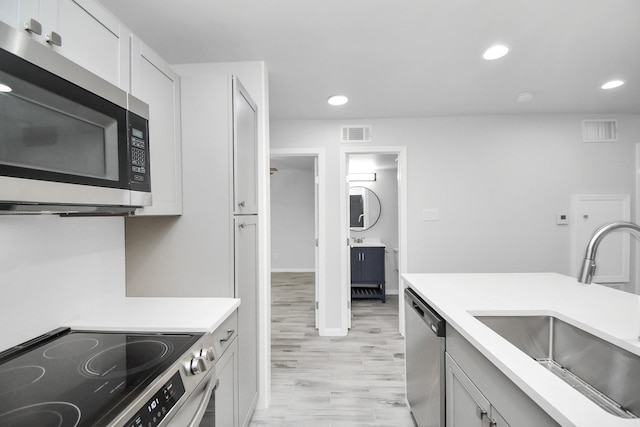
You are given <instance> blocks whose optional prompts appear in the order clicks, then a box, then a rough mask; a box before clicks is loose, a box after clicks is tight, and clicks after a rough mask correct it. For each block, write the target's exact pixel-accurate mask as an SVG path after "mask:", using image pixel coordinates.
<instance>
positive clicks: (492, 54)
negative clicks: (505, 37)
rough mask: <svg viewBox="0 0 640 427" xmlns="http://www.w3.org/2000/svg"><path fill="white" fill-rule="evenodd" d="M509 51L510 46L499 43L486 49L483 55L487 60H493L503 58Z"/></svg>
mask: <svg viewBox="0 0 640 427" xmlns="http://www.w3.org/2000/svg"><path fill="white" fill-rule="evenodd" d="M507 52H509V48H508V47H506V46H504V45H501V44H497V45H494V46H491V47H490V48H489V49H487V50H485V51H484V53H483V54H482V57H483V58H484V59H486V60H487V61H492V60H494V59H498V58H502V57H503V56H505V55H506V54H507Z"/></svg>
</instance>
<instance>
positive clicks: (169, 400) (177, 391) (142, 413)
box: [125, 372, 185, 427]
mask: <svg viewBox="0 0 640 427" xmlns="http://www.w3.org/2000/svg"><path fill="white" fill-rule="evenodd" d="M184 392H185V391H184V385H183V384H182V378H180V372H176V373H175V374H174V375H173V377H171V379H170V380H169V381H167V383H166V384H165V385H164V387H162V388H161V389H160V390H158V391H157V393H156V394H155V395H154V396H153V397H152V398H151V399H149V400H148V401H147V403H146V404H145V405H144V406H143V407H142V409H140V410H139V411H138V413H137V414H136V415H134V416H133V418H131V419H130V420H129V421H127V423H126V424H125V425H126V426H127V427H155V426H157V425H159V424H160V423H161V422H162V420H163V419H164V418H165V417H166V415H167V414H168V413H169V411H171V408H173V407H174V406H175V404H176V403H177V402H178V400H180V398H181V397H182V395H184Z"/></svg>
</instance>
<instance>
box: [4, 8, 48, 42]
mask: <svg viewBox="0 0 640 427" xmlns="http://www.w3.org/2000/svg"><path fill="white" fill-rule="evenodd" d="M30 19H35V20H36V21H39V22H40V21H41V20H42V19H41V18H40V0H0V21H2V22H4V23H5V24H8V25H11V26H12V27H14V28H17V29H19V30H24V28H25V23H26V22H27V21H29V20H30ZM27 34H28V32H27ZM32 36H33V37H39V35H37V34H33V35H32Z"/></svg>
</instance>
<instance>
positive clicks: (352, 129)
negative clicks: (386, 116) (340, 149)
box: [340, 126, 371, 142]
mask: <svg viewBox="0 0 640 427" xmlns="http://www.w3.org/2000/svg"><path fill="white" fill-rule="evenodd" d="M340 141H341V142H370V141H371V126H340Z"/></svg>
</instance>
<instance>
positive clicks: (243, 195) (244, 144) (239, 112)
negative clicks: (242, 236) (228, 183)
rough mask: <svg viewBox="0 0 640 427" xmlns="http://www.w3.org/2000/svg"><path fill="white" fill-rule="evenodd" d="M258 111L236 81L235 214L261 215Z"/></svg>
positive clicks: (234, 108) (234, 144) (234, 121)
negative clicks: (258, 174)
mask: <svg viewBox="0 0 640 427" xmlns="http://www.w3.org/2000/svg"><path fill="white" fill-rule="evenodd" d="M257 111H258V108H257V106H256V104H255V102H253V100H252V99H251V97H250V96H249V93H248V92H247V91H246V89H245V88H244V86H242V84H241V83H240V81H239V80H238V79H237V78H235V77H234V79H233V199H234V203H233V212H234V214H236V215H244V214H257V213H258V191H257V188H258V184H257V174H256V170H257V168H258V157H257V149H258V146H257V144H258V134H257V132H258V113H257Z"/></svg>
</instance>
